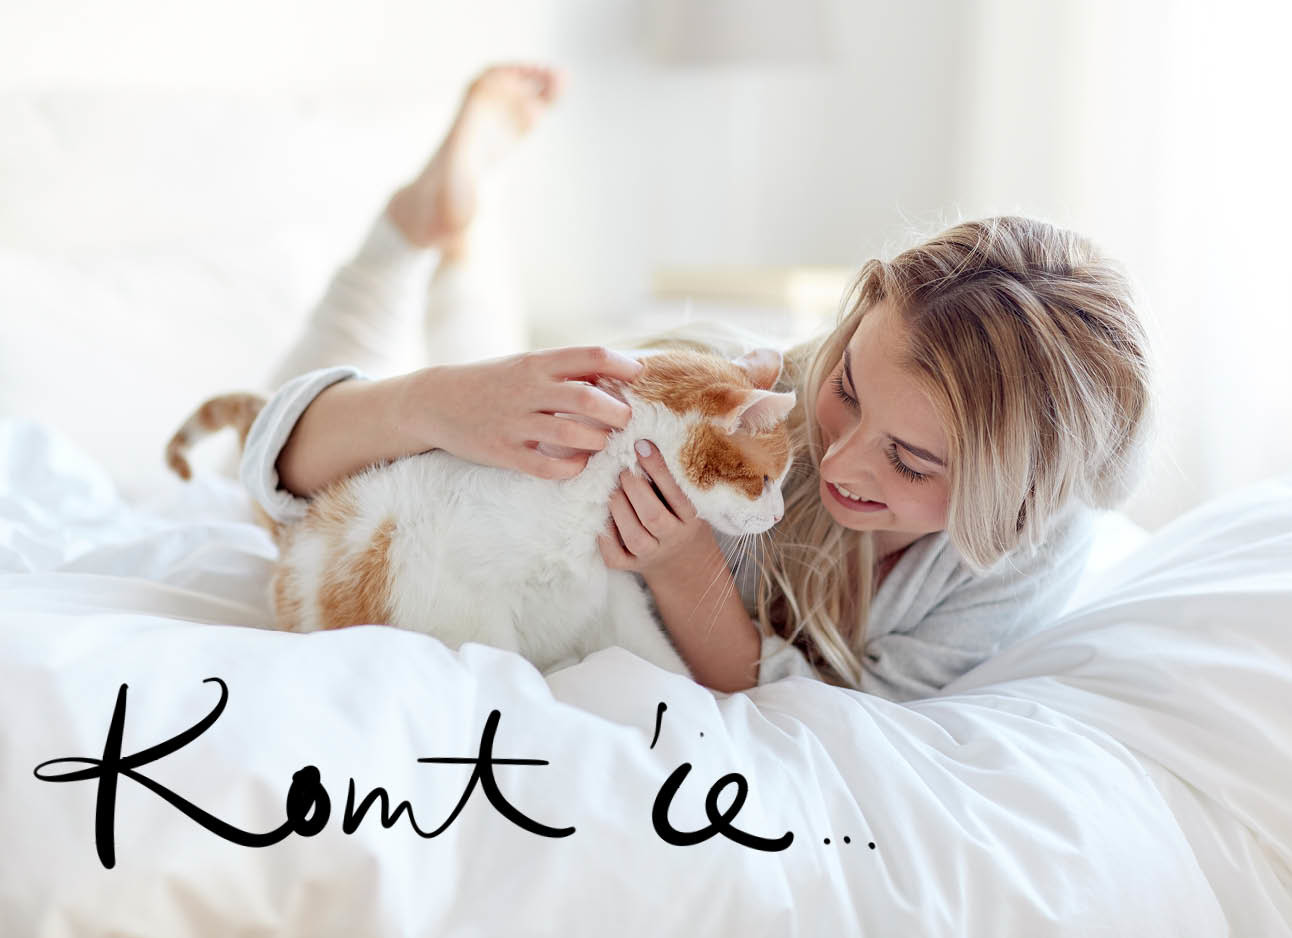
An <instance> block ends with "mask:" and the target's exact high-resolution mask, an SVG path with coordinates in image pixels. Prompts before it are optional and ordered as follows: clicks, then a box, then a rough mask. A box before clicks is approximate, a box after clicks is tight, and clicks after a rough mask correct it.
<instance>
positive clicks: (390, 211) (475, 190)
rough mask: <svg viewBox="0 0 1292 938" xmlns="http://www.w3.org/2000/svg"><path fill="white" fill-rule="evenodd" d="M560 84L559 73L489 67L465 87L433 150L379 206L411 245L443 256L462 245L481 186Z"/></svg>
mask: <svg viewBox="0 0 1292 938" xmlns="http://www.w3.org/2000/svg"><path fill="white" fill-rule="evenodd" d="M564 81H565V76H564V73H563V72H561V71H560V70H559V69H554V68H544V67H540V66H525V65H495V66H493V67H491V68H487V69H485V70H484V71H483V72H481V73H480V75H479V76H477V77H476V79H475V80H474V81H473V82H471V84H470V85H469V86H468V87H467V90H466V94H465V95H463V98H462V106H461V107H460V108H459V109H458V114H457V117H456V118H455V119H454V121H453V126H452V127H451V128H449V132H448V135H447V136H446V137H445V138H444V142H443V143H441V144H440V148H439V149H438V150H437V151H436V152H435V155H434V156H433V157H431V160H430V162H429V163H427V164H426V167H425V168H424V169H423V170H422V171H421V173H420V174H419V175H418V176H417V178H416V179H414V180H413V181H412V182H410V183H408V185H406V186H404V187H402V188H401V189H399V190H398V191H397V192H396V193H395V194H394V195H392V196H391V198H390V202H389V203H388V204H387V206H386V214H387V215H389V216H390V219H391V221H393V222H394V223H395V225H396V227H398V228H399V230H400V231H402V232H403V233H404V236H405V237H407V238H408V240H409V241H410V242H411V243H413V244H415V245H417V246H418V247H440V248H444V249H446V250H452V249H453V248H454V246H460V245H461V244H462V239H463V236H464V235H465V233H466V230H467V228H468V227H469V226H470V224H471V219H472V218H473V217H474V216H475V211H476V203H477V200H478V196H479V188H480V184H481V183H482V182H483V181H484V180H485V179H486V177H487V176H488V175H489V173H490V171H491V170H492V169H493V167H494V166H495V165H496V164H497V163H498V161H499V160H500V159H501V158H502V157H503V156H504V155H505V154H506V153H507V152H508V151H509V150H511V148H512V147H513V146H514V145H515V144H516V142H517V141H518V140H520V138H521V137H523V136H524V135H525V134H526V133H528V132H529V131H530V129H531V128H532V127H533V126H534V124H535V123H537V121H538V119H539V118H540V117H542V115H543V113H544V112H545V111H546V110H547V108H548V107H549V106H550V105H551V104H552V102H553V101H555V100H556V98H557V96H558V95H559V94H560V92H561V88H562V86H563V84H564Z"/></svg>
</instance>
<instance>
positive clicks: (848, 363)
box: [843, 345, 947, 469]
mask: <svg viewBox="0 0 1292 938" xmlns="http://www.w3.org/2000/svg"><path fill="white" fill-rule="evenodd" d="M843 371H844V374H846V375H847V376H848V386H849V387H851V388H852V396H853V397H856V396H857V382H856V381H854V380H853V379H852V354H851V352H850V351H849V350H848V346H846V345H845V346H844V347H843ZM886 435H887V437H888V438H889V439H890V440H892V441H893V442H894V443H896V444H897V445H898V446H900V447H902V449H905V450H909V451H910V452H912V453H914V454H915V455H916V456H918V457H920V458H921V459H924V460H927V461H929V462H931V463H933V465H935V466H941V467H942V468H943V469H945V468H946V467H947V464H946V463H944V462H943V461H942V460H940V459H938V457H936V456H934V455H933V454H932V453H930V452H929V451H928V450H926V449H920V448H919V447H918V446H912V445H911V444H910V443H907V442H906V441H905V440H899V439H898V438H897V437H895V436H893V434H891V433H889V434H886Z"/></svg>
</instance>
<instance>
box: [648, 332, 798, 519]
mask: <svg viewBox="0 0 1292 938" xmlns="http://www.w3.org/2000/svg"><path fill="white" fill-rule="evenodd" d="M642 365H643V368H642V373H641V374H640V375H639V376H638V377H637V379H636V380H635V381H633V382H632V385H631V387H632V389H633V391H634V392H635V393H636V394H637V395H638V396H640V397H642V398H643V399H645V400H648V401H652V402H654V403H658V404H662V405H663V406H664V407H667V408H668V409H669V410H671V411H673V412H674V413H677V414H688V413H695V414H699V415H700V416H702V417H708V418H721V417H725V416H726V415H728V414H730V413H731V411H732V410H734V409H735V408H736V407H737V406H739V404H740V403H741V402H742V401H743V400H745V392H747V391H749V390H752V389H753V388H754V382H753V380H752V379H751V378H750V376H749V373H748V372H746V371H745V370H744V369H743V368H740V367H739V366H737V365H736V364H734V363H733V362H729V361H726V360H723V359H715V358H714V357H713V356H711V355H703V354H700V353H697V352H691V351H684V350H671V351H667V352H661V353H659V354H656V355H650V356H647V357H645V358H643V359H642ZM679 455H680V458H681V460H682V465H683V467H684V468H685V469H686V473H687V476H688V478H690V480H691V481H692V482H694V483H695V484H696V485H697V486H698V487H699V488H701V489H707V488H709V487H710V486H712V485H714V484H715V483H717V482H719V481H725V482H728V483H730V484H732V485H735V486H737V487H738V488H740V489H741V491H743V492H745V494H747V495H748V496H749V497H750V498H757V497H758V496H759V495H760V494H762V491H763V476H764V475H766V476H770V477H771V478H773V479H776V478H779V477H780V474H781V472H782V471H783V470H784V468H785V465H786V463H787V462H788V461H789V458H790V435H789V430H788V427H787V426H786V425H785V424H784V423H782V424H781V425H780V426H778V427H775V428H773V429H771V430H764V431H761V432H757V433H750V432H741V433H736V434H729V433H726V432H725V431H723V430H722V429H721V428H719V427H717V426H714V425H713V424H708V423H705V424H701V425H699V426H697V427H695V428H694V429H692V431H691V433H690V435H689V436H688V437H687V440H686V442H685V443H684V444H683V446H682V452H681V453H680V454H679Z"/></svg>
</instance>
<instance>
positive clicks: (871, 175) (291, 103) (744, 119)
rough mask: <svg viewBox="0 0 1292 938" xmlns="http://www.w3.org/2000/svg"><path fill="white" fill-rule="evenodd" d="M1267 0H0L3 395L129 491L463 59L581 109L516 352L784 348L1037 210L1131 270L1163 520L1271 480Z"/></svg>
mask: <svg viewBox="0 0 1292 938" xmlns="http://www.w3.org/2000/svg"><path fill="white" fill-rule="evenodd" d="M1290 34H1292V6H1290V5H1289V4H1287V3H1284V2H1273V0H1272V2H1269V3H1247V4H1242V3H1224V4H1220V3H1215V4H1209V3H1202V2H1186V0H1140V2H1131V3H1127V2H1113V0H1049V2H1032V0H904V2H900V3H899V2H889V3H885V2H878V0H792V2H791V0H781V2H777V0H514V2H500V0H473V2H470V3H447V2H442V0H379V2H372V0H368V2H363V3H359V2H354V0H310V2H304V0H226V2H224V3H221V4H197V3H192V2H173V0H172V2H162V0H117V2H115V3H113V4H101V3H94V2H90V0H40V2H36V0H5V2H4V5H3V7H2V8H0V413H5V414H12V413H17V414H22V415H26V416H32V417H36V418H38V419H43V420H47V421H49V422H51V423H54V424H55V425H57V426H59V427H60V428H62V429H64V430H65V431H66V432H68V433H69V434H71V435H72V436H73V437H74V438H76V439H77V440H79V441H80V442H82V443H83V444H84V445H85V446H86V447H87V448H88V449H90V450H91V452H93V453H94V454H95V455H96V456H98V457H99V458H101V459H102V460H103V461H104V462H105V464H106V465H107V466H108V467H109V468H110V469H111V470H112V472H113V473H114V475H115V476H116V478H117V479H118V481H119V482H120V484H121V486H122V488H123V489H124V490H125V491H126V492H127V493H136V492H142V491H146V490H147V489H148V488H149V487H150V486H152V485H154V484H156V479H157V478H158V474H159V473H160V472H161V460H160V453H161V449H162V446H163V444H164V441H165V439H166V438H167V436H168V435H169V433H170V432H171V431H172V430H173V429H174V427H175V426H177V425H178V422H179V421H180V420H181V419H182V417H183V416H184V415H185V414H187V412H188V411H189V410H190V409H191V408H192V407H193V406H194V405H195V404H196V403H198V402H199V401H200V400H201V399H203V398H204V397H206V396H208V395H209V394H211V393H214V392H216V391H220V390H226V389H234V388H241V387H247V386H257V385H259V384H261V383H262V382H263V381H265V380H266V378H267V373H268V371H269V369H270V367H271V365H272V364H273V362H274V361H275V359H276V356H277V355H278V354H279V353H280V352H281V351H282V349H283V347H284V346H285V344H286V343H287V341H288V340H289V338H290V336H291V335H293V333H294V331H295V330H296V329H297V328H298V327H299V325H300V323H301V320H302V318H303V317H304V316H305V315H307V313H308V311H309V308H310V307H311V305H312V304H313V303H314V301H315V300H316V299H317V298H318V296H319V295H320V294H321V293H322V291H323V289H324V287H325V286H326V282H327V278H328V277H329V275H330V273H331V271H332V270H333V269H334V268H335V266H336V265H337V264H339V263H340V262H341V261H343V260H345V259H346V258H347V257H349V256H350V255H351V254H352V252H353V251H354V249H355V248H356V247H357V245H358V243H359V241H360V239H361V237H362V235H363V233H364V231H365V230H366V228H367V226H368V224H369V223H370V222H371V220H372V218H373V217H374V216H375V215H376V213H377V212H378V211H380V209H381V208H382V206H383V205H384V202H385V199H386V198H387V197H388V195H389V194H390V192H391V191H392V189H393V188H394V187H396V186H397V185H398V184H401V183H402V182H404V181H406V180H407V179H408V178H409V177H410V176H411V175H412V174H414V173H415V172H416V171H417V170H418V169H420V167H421V166H422V164H423V163H424V162H425V160H426V158H427V157H428V155H429V154H430V152H431V151H432V149H433V147H434V145H435V144H436V143H437V142H438V140H439V139H440V137H441V135H442V134H443V132H444V130H445V129H446V127H447V126H448V122H449V120H450V118H451V116H452V114H453V112H454V111H455V109H456V106H457V104H458V101H459V98H460V95H461V92H462V89H463V87H464V85H465V83H466V82H467V81H468V80H469V79H470V78H471V77H472V76H473V75H474V74H476V73H477V72H478V71H479V70H480V68H481V67H482V66H484V65H485V64H487V63H491V62H495V61H500V60H508V61H539V62H551V63H556V64H559V65H561V66H563V67H565V68H566V69H567V70H568V72H569V76H570V83H569V86H568V89H567V91H566V93H565V95H564V96H563V98H562V100H561V101H560V102H559V104H558V105H557V106H556V108H555V109H554V110H553V112H552V113H551V115H550V116H549V118H548V119H547V120H546V121H544V122H543V124H542V125H541V126H540V127H539V128H538V129H537V131H536V132H535V133H534V134H533V135H532V136H531V138H530V139H529V140H528V141H527V143H526V145H525V146H524V148H523V149H522V150H521V151H519V152H518V153H517V154H516V155H515V158H514V159H513V160H512V161H511V162H510V165H509V166H508V167H507V176H506V180H505V186H504V188H503V190H502V191H501V192H500V193H499V196H498V198H497V200H496V202H495V203H494V204H492V205H491V206H489V208H488V215H487V217H485V218H482V228H483V229H485V231H487V232H488V233H489V235H488V237H487V238H484V239H483V240H482V243H483V244H484V245H485V247H484V248H482V253H483V254H484V255H485V258H486V259H487V261H488V263H489V265H491V266H490V267H489V268H488V271H489V273H488V274H487V276H485V278H484V281H485V282H486V283H487V284H488V285H489V289H493V290H495V291H496V294H497V295H496V297H495V298H494V300H493V301H496V302H499V303H506V304H511V306H512V307H513V308H515V309H519V310H521V311H522V312H523V315H524V317H525V322H526V324H527V328H528V330H529V335H530V339H531V345H532V346H534V347H542V346H549V345H556V344H573V343H578V344H582V343H585V342H593V341H610V340H611V339H612V338H613V337H615V336H618V335H621V334H623V333H625V332H627V331H631V332H646V331H649V330H650V329H652V328H655V327H657V326H667V325H670V324H674V323H678V322H682V321H686V320H687V319H690V318H728V319H730V320H731V321H734V322H737V323H739V324H742V325H746V326H749V327H751V328H754V329H758V330H761V331H763V332H765V333H767V334H768V335H769V336H772V337H775V338H777V339H778V340H782V341H785V342H786V343H787V344H788V342H790V341H792V340H794V339H797V338H800V337H803V336H806V335H808V334H811V333H812V332H814V331H816V330H817V329H819V328H820V327H821V326H822V325H824V324H825V323H827V322H829V321H831V320H832V318H833V317H834V315H835V313H836V307H837V304H838V301H839V299H840V293H841V291H842V289H843V287H844V285H845V283H846V280H847V278H848V276H849V275H850V274H851V273H852V272H853V271H855V269H856V268H857V267H858V266H860V264H861V263H862V262H863V261H864V260H866V259H867V258H869V257H871V256H876V255H880V256H889V255H892V254H894V253H897V252H898V251H900V250H902V249H903V248H905V247H908V246H910V245H911V244H913V243H915V242H916V241H918V240H920V238H921V237H924V236H927V235H931V234H933V233H935V232H936V231H937V230H939V229H941V228H942V227H945V226H946V225H949V224H952V223H954V222H956V221H958V220H962V219H965V218H973V217H980V216H984V215H991V214H1005V213H1016V214H1028V215H1036V216H1039V217H1042V218H1045V219H1047V220H1049V221H1052V222H1054V223H1056V224H1060V225H1064V226H1067V227H1072V228H1075V229H1076V230H1078V231H1081V232H1083V233H1085V234H1087V235H1089V236H1090V237H1091V238H1092V239H1094V240H1095V241H1096V243H1098V244H1099V245H1101V246H1102V247H1103V248H1105V249H1106V250H1107V251H1108V252H1109V253H1111V254H1112V255H1113V256H1115V257H1116V258H1118V259H1119V260H1121V261H1122V262H1123V263H1124V265H1125V266H1126V268H1127V270H1128V271H1129V272H1130V274H1131V276H1132V277H1133V279H1134V281H1135V282H1136V284H1137V286H1138V288H1139V291H1140V296H1141V300H1142V303H1143V309H1144V316H1145V319H1146V321H1147V322H1148V325H1149V328H1150V331H1151V332H1152V334H1153V337H1154V343H1155V346H1156V349H1157V355H1158V358H1159V362H1160V366H1161V373H1160V381H1161V383H1160V391H1161V395H1162V427H1161V434H1160V437H1159V440H1158V442H1157V448H1156V450H1155V453H1154V459H1153V468H1152V470H1151V473H1150V476H1149V478H1148V480H1147V481H1146V482H1145V484H1144V486H1143V487H1142V488H1141V489H1140V491H1139V492H1138V493H1137V494H1136V495H1135V497H1134V498H1133V499H1132V501H1131V502H1129V503H1128V504H1127V505H1126V506H1125V511H1126V513H1127V514H1128V515H1129V516H1130V517H1131V518H1132V519H1133V520H1135V521H1136V522H1137V523H1139V524H1141V525H1142V526H1144V527H1146V528H1148V529H1150V530H1152V529H1155V528H1157V527H1160V526H1161V525H1162V524H1163V523H1165V522H1166V521H1169V520H1170V519H1171V518H1173V517H1175V516H1176V515H1177V514H1179V513H1180V512H1182V511H1184V510H1186V509H1188V508H1190V507H1192V506H1193V505H1196V504H1198V503H1199V502H1201V501H1203V500H1205V499H1206V498H1208V497H1210V496H1212V495H1215V494H1218V493H1220V492H1224V491H1227V490H1229V489H1231V488H1233V487H1235V486H1238V485H1241V484H1243V483H1246V482H1249V481H1254V480H1257V479H1260V478H1264V477H1266V476H1268V475H1271V474H1274V473H1278V472H1286V471H1288V470H1289V469H1290V468H1292V362H1290V360H1289V359H1290V357H1292V300H1289V291H1288V289H1287V286H1286V283H1285V272H1286V271H1287V269H1288V262H1287V256H1288V253H1289V247H1292V241H1290V238H1289V234H1288V231H1289V228H1288V221H1287V220H1288V218H1289V213H1290V211H1292V191H1290V189H1292V185H1290V183H1289V173H1288V170H1287V166H1288V146H1287V144H1288V140H1287V133H1288V132H1287V124H1288V120H1287V110H1288V101H1289V97H1290V95H1289V92H1290V91H1292V80H1290V79H1292V70H1290V69H1289V64H1288V55H1287V52H1286V49H1285V48H1284V45H1285V42H1286V38H1287V36H1288V35H1290Z"/></svg>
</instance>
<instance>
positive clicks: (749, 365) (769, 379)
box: [735, 348, 784, 391]
mask: <svg viewBox="0 0 1292 938" xmlns="http://www.w3.org/2000/svg"><path fill="white" fill-rule="evenodd" d="M783 363H784V362H783V359H782V357H781V353H780V351H779V350H777V349H774V348H756V349H754V350H753V351H752V352H746V353H745V354H744V355H741V356H740V357H739V358H737V359H736V360H735V365H736V366H737V367H739V368H741V369H743V370H744V372H745V373H746V374H748V375H749V379H750V380H751V381H753V383H754V387H756V388H762V389H763V390H764V391H770V390H771V389H772V388H773V387H775V386H776V379H777V378H779V377H780V376H781V366H782V364H783Z"/></svg>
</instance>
